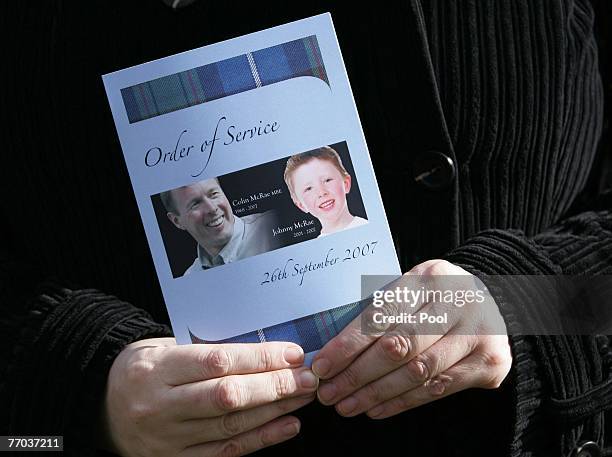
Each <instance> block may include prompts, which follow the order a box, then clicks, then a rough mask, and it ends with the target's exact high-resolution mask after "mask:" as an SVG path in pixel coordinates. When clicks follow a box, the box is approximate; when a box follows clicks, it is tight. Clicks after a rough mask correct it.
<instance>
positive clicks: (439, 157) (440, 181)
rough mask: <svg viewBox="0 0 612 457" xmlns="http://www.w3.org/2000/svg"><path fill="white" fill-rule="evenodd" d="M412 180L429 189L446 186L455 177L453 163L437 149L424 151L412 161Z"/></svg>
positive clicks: (440, 188)
mask: <svg viewBox="0 0 612 457" xmlns="http://www.w3.org/2000/svg"><path fill="white" fill-rule="evenodd" d="M413 173H414V180H415V181H416V182H417V183H418V184H420V185H421V186H423V187H425V188H426V189H431V190H442V189H445V188H447V187H448V186H449V185H450V184H451V183H452V182H453V179H455V164H454V163H453V161H452V159H451V158H450V157H448V156H447V155H445V154H442V153H441V152H439V151H426V152H423V153H421V154H419V155H418V156H417V158H416V159H415V161H414V172H413Z"/></svg>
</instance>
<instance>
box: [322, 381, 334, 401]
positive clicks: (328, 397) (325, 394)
mask: <svg viewBox="0 0 612 457" xmlns="http://www.w3.org/2000/svg"><path fill="white" fill-rule="evenodd" d="M336 392H337V390H336V386H335V385H334V384H332V383H326V384H323V385H322V386H321V387H319V399H320V400H321V401H324V402H331V401H332V400H333V399H334V397H335V396H336Z"/></svg>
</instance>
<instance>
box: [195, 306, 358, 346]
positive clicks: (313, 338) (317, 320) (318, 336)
mask: <svg viewBox="0 0 612 457" xmlns="http://www.w3.org/2000/svg"><path fill="white" fill-rule="evenodd" d="M368 304H369V301H368V300H362V301H359V302H355V303H351V304H349V305H344V306H340V307H339V308H333V309H330V310H327V311H321V312H319V313H315V314H311V315H309V316H305V317H302V318H300V319H296V320H293V321H288V322H283V323H282V324H277V325H274V326H272V327H267V328H264V329H259V330H255V331H252V332H248V333H243V334H242V335H237V336H234V337H231V338H227V339H223V340H205V339H202V338H199V337H198V336H196V335H194V334H193V333H192V332H191V330H189V336H190V337H191V342H192V343H199V344H219V343H262V342H264V341H291V342H293V343H296V344H299V345H300V346H302V349H304V352H305V353H308V352H312V351H317V350H319V349H321V348H322V347H323V346H325V344H326V343H327V342H328V341H329V340H331V339H332V338H333V337H334V336H336V335H337V334H338V333H340V331H341V330H342V329H343V328H344V327H346V326H347V325H348V324H349V323H350V322H351V321H352V320H353V319H355V318H356V317H357V316H358V315H359V314H361V312H362V311H363V310H364V309H365V308H366V307H367V306H368Z"/></svg>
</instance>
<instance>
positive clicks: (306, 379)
mask: <svg viewBox="0 0 612 457" xmlns="http://www.w3.org/2000/svg"><path fill="white" fill-rule="evenodd" d="M317 384H319V379H318V378H317V377H316V376H315V375H314V373H313V372H312V371H310V370H304V371H302V372H301V373H300V386H302V387H304V388H306V389H314V388H315V387H317Z"/></svg>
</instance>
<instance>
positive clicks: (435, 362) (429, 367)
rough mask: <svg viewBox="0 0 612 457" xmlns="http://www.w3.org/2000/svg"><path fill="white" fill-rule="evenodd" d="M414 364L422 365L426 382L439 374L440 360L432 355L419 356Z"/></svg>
mask: <svg viewBox="0 0 612 457" xmlns="http://www.w3.org/2000/svg"><path fill="white" fill-rule="evenodd" d="M412 363H415V364H417V363H420V364H422V367H423V370H424V372H425V379H426V380H427V379H430V378H432V377H433V376H435V375H436V374H438V372H439V367H440V359H439V358H438V357H437V356H435V355H433V354H431V353H429V354H419V355H418V356H417V357H415V359H414V361H413V362H412Z"/></svg>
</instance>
